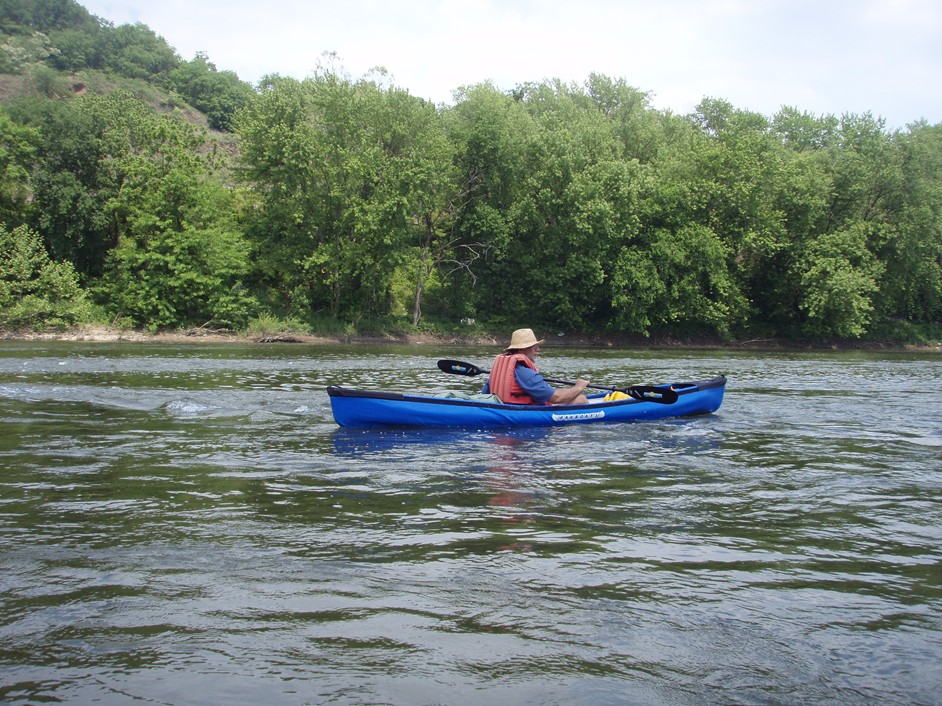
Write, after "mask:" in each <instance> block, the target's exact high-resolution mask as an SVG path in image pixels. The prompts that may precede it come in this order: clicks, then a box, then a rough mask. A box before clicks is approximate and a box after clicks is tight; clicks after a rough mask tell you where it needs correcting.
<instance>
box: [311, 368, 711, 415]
mask: <svg viewBox="0 0 942 706" xmlns="http://www.w3.org/2000/svg"><path fill="white" fill-rule="evenodd" d="M660 387H663V388H665V389H670V390H674V391H675V392H676V393H677V401H676V402H672V403H670V404H664V403H663V402H652V401H648V400H644V399H635V398H633V397H630V398H628V399H621V400H615V401H610V402H606V401H605V394H604V393H600V394H597V395H590V396H589V404H577V405H555V406H546V405H519V404H504V403H502V402H500V401H495V400H494V399H493V398H491V399H463V398H456V397H446V396H433V395H417V394H407V393H399V392H380V391H374V390H353V389H350V388H346V387H339V386H337V385H331V386H330V387H328V388H327V394H328V395H329V396H330V407H331V411H332V412H333V414H334V419H335V420H336V422H337V424H339V425H340V426H342V427H390V426H397V427H402V426H412V427H508V426H558V425H562V424H585V423H588V422H635V421H644V420H649V419H665V418H667V417H686V416H689V415H693V414H710V413H712V412H715V411H716V410H718V409H719V408H720V405H721V404H722V403H723V393H724V392H725V390H726V378H725V377H723V376H720V377H716V378H713V379H712V380H701V381H697V382H678V383H674V384H671V385H662V386H660Z"/></svg>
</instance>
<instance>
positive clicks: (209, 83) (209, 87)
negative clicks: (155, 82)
mask: <svg viewBox="0 0 942 706" xmlns="http://www.w3.org/2000/svg"><path fill="white" fill-rule="evenodd" d="M169 83H170V86H171V87H172V88H173V89H174V90H175V91H176V92H177V93H179V94H180V95H181V96H183V97H184V98H185V99H186V100H187V102H188V103H189V104H190V105H192V106H193V107H194V108H196V109H197V110H200V111H202V112H203V113H205V114H206V118H207V120H208V121H209V126H210V127H212V128H215V129H217V130H224V131H226V132H228V131H231V130H232V129H233V119H234V117H235V114H236V113H237V112H238V111H239V110H241V109H242V108H243V107H245V106H246V105H247V104H248V102H249V101H250V100H251V99H252V97H253V96H254V95H255V91H254V90H253V89H252V87H251V86H250V85H249V84H247V83H245V82H244V81H240V80H239V77H238V76H237V75H236V74H235V73H234V72H232V71H218V70H217V69H216V65H215V64H213V63H212V62H211V61H210V60H209V58H208V57H207V56H206V54H204V53H198V54H197V55H196V56H195V57H194V58H193V60H192V61H184V62H181V63H180V64H179V66H177V68H175V69H174V70H173V71H171V72H170V76H169Z"/></svg>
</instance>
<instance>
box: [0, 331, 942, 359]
mask: <svg viewBox="0 0 942 706" xmlns="http://www.w3.org/2000/svg"><path fill="white" fill-rule="evenodd" d="M506 335H509V334H506ZM506 335H503V336H502V335H500V334H495V335H471V336H435V335H431V334H406V335H377V336H318V335H311V334H302V333H280V334H271V335H257V334H255V335H249V334H245V333H233V332H227V331H213V330H208V329H185V330H179V331H160V332H157V333H150V332H146V331H137V330H126V329H117V328H109V327H107V326H78V327H74V328H71V329H67V330H62V331H46V332H35V331H0V341H87V342H106V343H107V342H112V343H114V342H127V343H135V342H140V343H216V344H222V343H241V344H251V343H259V344H298V343H300V344H308V345H338V344H340V345H346V344H383V343H387V344H397V343H398V344H404V345H435V346H447V345H469V346H475V345H479V346H486V347H490V348H494V347H500V346H501V345H503V342H504V338H505V337H506ZM542 335H545V337H546V339H547V341H546V344H545V346H546V347H551V346H552V347H586V348H704V349H744V350H874V351H925V352H938V353H942V343H940V344H937V345H932V346H913V345H907V344H900V343H894V342H884V341H839V342H822V341H815V342H807V343H802V342H794V341H781V340H777V339H769V338H756V339H749V340H741V341H715V340H708V339H675V338H670V337H658V338H643V337H631V336H605V335H584V334H571V335H570V334H555V335H551V334H542Z"/></svg>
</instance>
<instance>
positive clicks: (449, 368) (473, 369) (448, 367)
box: [438, 360, 490, 376]
mask: <svg viewBox="0 0 942 706" xmlns="http://www.w3.org/2000/svg"><path fill="white" fill-rule="evenodd" d="M438 369H439V370H441V371H442V372H443V373H453V374H454V375H469V376H474V375H480V374H481V373H489V372H490V371H489V370H482V369H481V368H479V367H478V366H476V365H472V364H471V363H465V362H463V361H460V360H440V361H438Z"/></svg>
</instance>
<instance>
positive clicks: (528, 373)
mask: <svg viewBox="0 0 942 706" xmlns="http://www.w3.org/2000/svg"><path fill="white" fill-rule="evenodd" d="M541 343H543V341H542V339H541V340H539V341H538V340H537V338H536V334H534V333H533V329H529V328H521V329H517V330H516V331H514V332H513V335H512V336H511V337H510V345H509V346H507V348H506V349H504V351H503V353H501V354H500V355H498V356H497V357H496V358H495V359H494V364H493V365H492V366H491V374H490V377H488V379H487V382H486V383H484V389H483V390H482V392H483V393H484V394H490V393H493V394H495V395H497V396H498V397H500V399H501V401H502V402H505V403H508V404H543V405H545V404H587V403H588V401H589V400H588V399H586V396H585V394H584V392H583V390H585V388H586V385H588V384H589V381H588V380H577V381H576V384H575V385H573V386H572V387H566V388H562V389H559V390H557V389H556V388H554V387H552V386H551V385H550V384H549V383H548V382H546V380H544V379H543V376H542V375H540V373H539V371H538V370H537V368H536V358H537V356H538V355H539V354H540V344H541Z"/></svg>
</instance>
